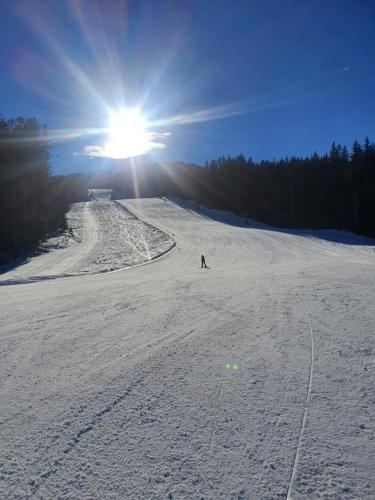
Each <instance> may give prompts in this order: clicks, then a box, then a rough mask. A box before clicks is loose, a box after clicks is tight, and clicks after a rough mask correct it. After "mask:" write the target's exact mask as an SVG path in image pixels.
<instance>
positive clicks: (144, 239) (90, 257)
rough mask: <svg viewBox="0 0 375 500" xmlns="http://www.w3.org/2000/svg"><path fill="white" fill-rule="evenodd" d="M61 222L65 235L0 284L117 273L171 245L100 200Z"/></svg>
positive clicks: (81, 206) (111, 203)
mask: <svg viewBox="0 0 375 500" xmlns="http://www.w3.org/2000/svg"><path fill="white" fill-rule="evenodd" d="M95 191H100V190H95ZM96 196H98V195H96ZM66 218H67V224H68V227H67V230H66V231H64V233H63V234H61V235H59V236H58V237H55V238H51V239H50V240H48V241H47V242H46V243H44V244H43V247H42V248H43V250H44V251H46V250H47V252H46V253H41V254H40V255H38V256H35V257H33V258H31V259H29V260H28V261H27V262H26V263H25V264H23V265H21V266H19V267H17V268H15V269H13V270H12V271H9V272H7V273H4V274H2V275H1V277H0V284H1V283H2V282H6V283H26V282H28V281H37V280H41V279H51V278H56V277H58V276H72V275H77V274H92V273H101V272H108V271H113V270H117V269H122V268H124V267H128V266H133V265H135V264H142V263H145V262H148V261H151V260H153V259H155V258H157V257H159V256H160V255H162V254H164V253H166V252H167V251H169V250H170V249H171V248H173V246H174V244H175V243H174V240H173V237H171V236H169V235H168V234H166V233H165V232H163V231H160V230H159V229H157V228H156V227H154V226H152V225H150V224H147V223H145V222H144V221H141V220H140V219H138V218H137V217H135V216H134V214H132V213H131V212H130V211H129V210H128V209H127V208H126V207H125V206H123V205H121V204H119V203H117V202H115V201H110V200H107V199H101V197H98V199H93V200H92V201H90V202H88V203H75V204H74V205H73V206H72V208H71V210H70V211H69V212H68V214H67V217H66Z"/></svg>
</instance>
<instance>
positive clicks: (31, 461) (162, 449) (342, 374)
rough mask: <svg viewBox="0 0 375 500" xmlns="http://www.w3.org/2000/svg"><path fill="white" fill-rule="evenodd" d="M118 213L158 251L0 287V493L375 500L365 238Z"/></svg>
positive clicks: (176, 209)
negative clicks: (163, 246) (138, 225)
mask: <svg viewBox="0 0 375 500" xmlns="http://www.w3.org/2000/svg"><path fill="white" fill-rule="evenodd" d="M90 203H92V202H89V203H88V204H86V205H85V206H84V207H83V212H82V213H83V214H85V216H84V217H83V223H82V233H84V232H85V231H86V232H88V233H91V234H93V231H92V222H90V217H86V215H87V211H88V210H91V209H90V208H87V207H90ZM94 203H95V202H94ZM98 203H101V201H100V202H98ZM120 203H121V204H122V206H124V207H125V208H126V209H128V210H129V211H130V212H129V213H132V214H135V216H137V217H139V220H140V221H143V222H142V224H145V226H143V227H144V228H145V227H147V228H151V226H150V224H153V225H155V227H156V228H157V229H158V231H164V232H165V234H166V235H167V236H165V240H164V243H165V242H166V241H169V242H171V241H172V240H173V241H175V242H176V245H175V246H174V247H172V246H171V245H170V248H172V249H171V251H170V252H168V253H166V254H164V256H163V258H160V259H156V260H155V261H154V262H152V263H150V264H149V265H140V266H136V267H130V268H128V269H124V270H119V271H116V272H109V273H100V274H97V271H98V268H97V267H95V265H93V264H92V263H93V262H96V261H97V260H98V259H97V258H94V259H92V258H91V257H90V254H91V255H92V252H94V253H95V255H98V254H99V255H106V256H108V255H110V254H112V253H113V251H112V250H111V248H112V249H113V248H114V247H112V245H113V244H114V243H113V241H114V240H116V237H115V234H116V231H117V232H118V229H116V227H117V228H118V226H117V225H116V224H117V222H116V223H114V224H113V225H112V226H111V228H112V229H110V230H109V239H106V237H104V232H103V231H98V232H97V233H96V234H100V235H102V236H103V237H102V236H100V237H97V236H95V237H94V239H95V245H92V246H91V249H90V250H87V252H86V250H85V251H84V252H86V253H85V256H83V254H81V255H80V256H75V257H74V256H73V255H74V252H72V254H70V253H69V254H66V255H67V257H66V258H67V262H66V264H64V261H65V258H62V257H59V258H58V259H59V262H58V264H54V263H53V260H51V261H50V262H51V268H50V269H48V268H47V267H48V266H47V263H48V262H47V260H48V258H49V257H48V255H47V256H41V257H45V258H46V259H47V260H46V261H45V263H46V264H45V265H44V272H45V276H49V277H50V278H51V277H53V276H54V275H56V274H59V275H60V276H62V275H64V273H65V277H64V279H62V278H61V277H57V278H56V279H31V278H32V277H34V278H35V276H37V275H38V273H39V272H38V273H36V272H35V269H36V268H34V269H31V270H30V272H26V271H25V268H24V269H23V270H22V269H21V267H20V268H18V270H13V271H11V273H12V274H11V275H9V274H8V275H2V276H1V278H0V279H1V280H2V283H0V284H2V285H3V286H0V303H1V319H0V321H1V324H0V331H1V333H0V338H1V341H0V360H1V362H0V377H1V380H2V384H1V387H0V400H1V408H0V433H1V441H0V443H1V444H0V497H1V498H7V499H8V498H10V499H16V498H17V499H18V498H106V499H107V498H116V499H125V498H126V499H128V498H129V499H140V498H147V499H148V498H153V499H154V498H155V499H159V498H160V499H185V498H186V499H200V498H205V499H211V498H212V499H217V498H229V499H251V500H252V499H279V498H280V499H286V498H293V499H306V498H312V499H318V498H324V499H340V500H341V499H352V498H358V499H373V498H375V465H374V464H375V432H374V431H375V420H374V417H373V415H374V411H375V396H374V382H375V357H374V355H375V341H374V332H375V314H374V304H375V301H374V298H375V273H374V270H375V268H374V264H375V246H374V241H373V240H365V239H363V238H360V237H357V236H354V235H350V234H347V233H342V232H336V231H315V232H309V231H307V230H305V231H283V230H280V229H276V228H270V227H268V226H264V225H261V224H256V223H253V222H251V223H250V224H246V223H245V221H244V220H243V219H240V218H237V217H234V216H231V215H229V214H226V213H224V212H220V211H214V210H208V209H204V208H202V207H197V206H196V205H194V204H192V203H188V202H178V201H172V200H166V199H142V200H123V201H121V202H120ZM124 213H127V212H126V211H125V212H124ZM95 220H97V218H95ZM106 220H107V221H108V219H106ZM127 223H129V224H131V220H129V221H128V222H127V221H124V225H123V226H121V227H122V230H124V228H125V227H126V225H127ZM106 225H107V226H109V225H110V224H109V223H108V222H107V223H106ZM147 231H148V230H146V229H144V230H142V231H141V232H139V233H138V234H139V238H140V239H141V238H146V239H147V238H148V239H147V241H148V249H149V252H154V253H155V255H156V254H158V252H159V253H161V252H160V245H159V243H158V239H157V238H156V239H152V238H151V236H147V234H148V233H147ZM150 231H151V229H150ZM153 231H155V230H153ZM94 233H95V232H94ZM131 233H132V230H131V229H130V226H129V234H131ZM158 234H159V233H158ZM159 236H160V235H159ZM118 237H119V238H120V235H119V236H118ZM136 238H138V236H137V237H136ZM89 239H90V238H89ZM108 242H109V243H108ZM91 243H92V242H91ZM91 243H90V244H89V246H90V245H91ZM134 245H135V246H137V245H141V244H140V243H137V244H136V243H134ZM142 245H143V246H142V248H145V244H144V243H142ZM73 247H74V246H73ZM74 248H77V246H75V247H74ZM93 248H96V250H93ZM127 248H128V249H131V248H132V246H131V245H128V246H127ZM99 250H100V251H99ZM64 251H65V250H64V249H62V250H56V252H55V251H53V252H52V253H51V254H53V253H57V252H61V253H60V255H62V254H63V253H64ZM202 253H203V254H204V255H205V256H206V262H207V265H208V266H209V269H207V270H206V269H200V255H201V254H202ZM124 255H125V254H124ZM41 257H40V258H41ZM51 258H52V257H51ZM56 258H57V257H56ZM37 259H39V257H36V258H35V261H36V260H37ZM71 259H73V260H74V264H73V263H72V262H73V260H71ZM35 261H34V262H35ZM77 262H78V263H79V265H78V264H77ZM90 262H91V264H90ZM113 262H115V260H114V258H112V260H111V266H112V265H113ZM121 262H126V259H125V256H123V258H122V260H121V259H120V263H121ZM133 262H135V261H133ZM142 262H150V261H149V260H146V259H144V260H143V261H142ZM82 263H83V264H84V265H82ZM26 265H30V266H33V265H35V266H36V265H37V264H34V263H33V259H32V262H30V263H28V264H26ZM54 266H55V267H54ZM90 266H91V267H90ZM22 267H24V266H22ZM124 267H127V266H124ZM101 270H102V268H99V271H101ZM87 271H89V272H87ZM68 272H77V275H76V276H70V277H67V276H66V273H68ZM17 273H18V274H17ZM22 280H24V281H25V282H24V284H20V283H21V282H22ZM12 283H16V284H12Z"/></svg>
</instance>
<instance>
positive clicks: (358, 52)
mask: <svg viewBox="0 0 375 500" xmlns="http://www.w3.org/2000/svg"><path fill="white" fill-rule="evenodd" d="M0 13H1V18H2V29H1V32H0V61H1V62H0V89H1V93H0V112H1V113H2V115H3V116H4V117H5V118H11V117H15V116H18V115H22V116H35V117H36V118H37V119H38V121H39V122H40V123H42V124H45V125H46V126H47V127H48V129H49V130H50V131H51V135H52V136H53V137H55V142H56V145H55V146H54V148H53V150H52V155H51V163H52V166H53V169H54V172H56V173H67V172H76V171H85V170H87V169H92V168H98V167H100V166H102V165H103V164H108V163H110V160H106V159H103V158H98V157H89V156H87V155H86V154H84V151H85V148H87V147H96V146H97V145H99V144H101V143H102V142H103V141H104V140H105V134H104V133H103V130H102V129H103V128H105V127H107V126H108V120H109V114H108V113H109V110H113V111H116V110H117V109H119V108H121V107H123V106H129V107H138V108H141V111H142V113H143V114H144V115H145V116H146V117H147V119H148V120H149V121H150V122H151V123H152V124H153V126H152V127H151V131H152V132H153V133H155V134H161V135H163V134H168V135H165V140H164V144H165V147H164V148H163V149H157V150H154V151H153V155H154V156H155V158H156V159H158V160H160V161H164V160H182V161H187V162H193V163H198V164H203V163H204V162H205V161H206V160H210V159H212V158H215V157H217V156H220V155H235V154H239V153H243V154H244V155H245V156H246V157H248V156H251V157H252V158H253V159H255V160H260V159H263V158H279V157H282V156H287V155H288V156H291V155H293V154H297V155H305V154H310V153H312V152H313V151H314V150H317V151H318V152H325V151H326V150H327V149H328V148H329V146H330V143H331V142H332V141H336V142H340V143H341V144H347V145H348V146H351V144H352V142H353V141H354V140H355V139H360V140H361V139H363V138H364V136H365V135H369V136H370V138H372V139H374V138H375V120H374V117H375V99H374V95H375V94H374V88H375V66H374V64H373V61H374V56H375V3H374V2H373V1H372V0H324V1H321V0H314V1H311V0H246V1H241V0H235V1H233V0H225V1H224V0H205V1H195V0H186V1H179V0H173V1H164V0H158V1H153V0H149V1H146V0H138V1H136V0H132V1H122V0H102V1H96V0H84V1H77V0H72V1H68V0H61V1H58V0H48V1H47V0H38V1H34V0H25V1H23V0H22V1H19V0H13V1H11V2H10V1H8V0H0ZM93 130H94V131H96V133H94V134H93V133H91V132H92V131H93ZM77 131H78V132H79V134H80V135H79V136H78V137H76V135H77Z"/></svg>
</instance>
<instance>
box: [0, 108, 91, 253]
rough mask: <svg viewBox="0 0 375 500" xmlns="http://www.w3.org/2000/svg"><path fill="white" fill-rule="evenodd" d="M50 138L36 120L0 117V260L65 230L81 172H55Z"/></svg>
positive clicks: (81, 191) (79, 191)
mask: <svg viewBox="0 0 375 500" xmlns="http://www.w3.org/2000/svg"><path fill="white" fill-rule="evenodd" d="M50 148H51V145H50V142H49V139H48V136H47V134H46V131H45V130H44V129H43V128H42V127H40V125H39V124H38V122H37V121H36V120H35V119H33V118H31V119H25V118H22V117H19V118H16V119H14V120H13V119H12V120H5V119H0V263H2V262H6V261H7V260H9V259H10V258H11V259H15V258H17V257H20V256H23V255H25V254H26V253H27V252H29V251H30V250H32V249H34V248H36V247H37V246H38V245H39V243H40V242H41V241H43V240H45V239H46V238H47V237H48V236H51V235H53V234H55V233H56V232H57V231H59V230H63V229H64V228H65V225H66V221H65V214H66V212H67V211H68V210H69V207H70V205H71V203H74V202H75V201H78V200H79V199H82V197H83V196H85V195H84V192H85V191H84V190H85V186H80V176H67V177H63V176H53V175H52V174H51V169H50V162H49V156H50Z"/></svg>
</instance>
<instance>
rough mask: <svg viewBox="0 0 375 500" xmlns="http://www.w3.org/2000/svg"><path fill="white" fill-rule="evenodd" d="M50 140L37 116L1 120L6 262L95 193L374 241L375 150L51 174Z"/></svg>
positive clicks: (0, 198) (130, 164)
mask: <svg viewBox="0 0 375 500" xmlns="http://www.w3.org/2000/svg"><path fill="white" fill-rule="evenodd" d="M50 150H51V143H50V141H49V139H48V135H47V134H46V131H45V130H44V129H43V128H42V127H40V126H39V124H38V123H37V121H36V120H35V119H24V118H17V119H15V120H4V119H0V263H1V262H2V261H6V260H8V259H9V258H17V257H19V256H22V255H25V254H26V253H27V252H29V251H30V250H32V249H35V248H37V247H38V245H39V244H40V242H41V241H43V240H45V239H46V238H48V237H49V236H51V235H54V234H56V232H58V231H61V230H64V229H65V225H66V220H65V214H66V212H67V211H68V210H69V208H70V206H71V204H72V203H75V202H77V201H85V200H87V190H88V188H95V187H96V188H112V189H113V196H114V197H115V198H116V197H117V198H121V197H123V198H133V197H155V196H171V197H176V198H185V199H186V198H188V199H193V200H195V201H197V202H199V203H201V204H204V205H206V206H208V207H211V208H218V209H223V210H229V211H232V212H234V213H236V214H239V215H242V216H245V217H248V218H253V219H257V220H259V221H262V222H266V223H268V224H272V225H277V226H284V227H308V228H335V229H346V230H349V231H354V232H357V233H359V234H363V235H368V236H375V217H374V214H375V144H374V143H373V142H371V141H370V140H369V139H368V138H366V139H365V140H364V142H363V143H362V144H360V143H358V142H357V141H356V142H354V144H353V148H352V150H351V151H350V153H349V152H348V150H347V148H346V147H345V146H341V145H339V144H335V143H333V144H332V147H331V149H330V151H329V152H328V153H327V154H324V155H318V154H317V153H314V154H312V155H311V156H309V157H304V158H302V157H295V156H293V157H291V158H284V159H281V160H273V161H260V162H254V161H253V160H252V159H251V158H249V159H246V158H245V157H244V156H243V155H238V156H236V157H229V156H227V157H219V158H217V159H215V160H212V161H210V162H207V163H206V164H205V165H204V166H202V167H199V166H197V165H191V164H186V163H183V162H167V163H163V164H162V163H157V162H155V161H153V160H152V158H151V157H147V156H145V157H139V158H134V159H127V160H116V161H113V162H112V167H111V169H105V170H100V171H97V172H95V173H91V174H74V175H68V176H56V175H52V173H51V169H50Z"/></svg>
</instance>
